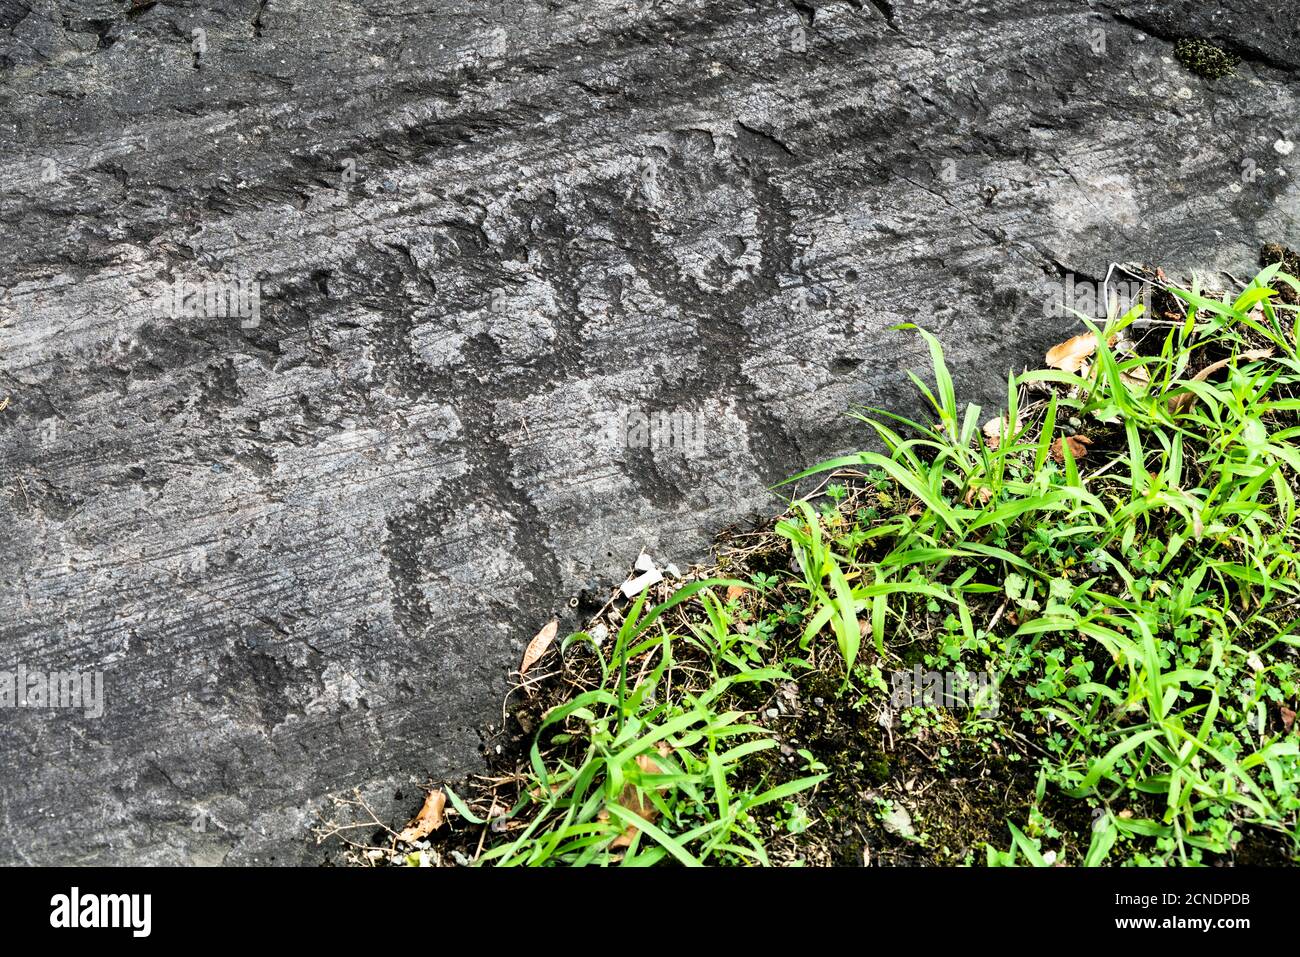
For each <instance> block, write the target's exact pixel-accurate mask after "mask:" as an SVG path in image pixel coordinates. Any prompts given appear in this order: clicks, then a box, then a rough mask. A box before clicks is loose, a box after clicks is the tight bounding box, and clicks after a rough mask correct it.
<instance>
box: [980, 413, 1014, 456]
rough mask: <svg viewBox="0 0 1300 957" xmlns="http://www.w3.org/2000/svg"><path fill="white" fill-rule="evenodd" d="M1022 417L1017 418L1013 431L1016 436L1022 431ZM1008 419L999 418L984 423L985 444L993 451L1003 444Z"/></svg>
mask: <svg viewBox="0 0 1300 957" xmlns="http://www.w3.org/2000/svg"><path fill="white" fill-rule="evenodd" d="M1020 424H1021V423H1020V417H1019V416H1016V424H1015V426H1014V427H1013V428H1012V429H1011V433H1012V434H1013V435H1014V434H1016V433H1018V432H1019V431H1020ZM1006 425H1007V417H1006V416H1005V415H1003V416H999V417H998V418H996V419H989V420H988V421H987V422H985V423H984V444H985V445H987V446H988V447H989V448H991V449H996V448H997V447H998V446H999V445H1001V444H1002V430H1003V429H1004V428H1006Z"/></svg>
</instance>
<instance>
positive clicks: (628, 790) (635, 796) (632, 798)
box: [601, 742, 672, 849]
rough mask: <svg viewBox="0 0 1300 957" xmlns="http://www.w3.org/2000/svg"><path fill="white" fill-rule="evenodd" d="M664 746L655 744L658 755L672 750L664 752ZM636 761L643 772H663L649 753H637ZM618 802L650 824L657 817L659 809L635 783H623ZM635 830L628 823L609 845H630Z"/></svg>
mask: <svg viewBox="0 0 1300 957" xmlns="http://www.w3.org/2000/svg"><path fill="white" fill-rule="evenodd" d="M665 747H668V746H667V745H666V744H664V743H662V742H661V743H660V744H659V745H657V747H656V750H657V751H658V752H659V754H660V756H663V755H665V754H666V753H669V752H671V751H672V748H671V747H668V751H667V752H665V751H664V750H663V749H664V748H665ZM636 763H637V767H639V768H640V769H641V772H642V773H643V774H663V773H664V769H663V768H661V767H660V766H659V763H658V762H657V761H655V759H654V758H652V757H650V755H648V754H641V755H638V756H637V759H636ZM618 803H619V804H621V805H622V806H623V807H625V808H627V809H628V810H629V811H631V812H632V813H633V814H635V815H636V816H637V817H639V818H641V819H643V820H645V821H649V822H650V823H651V824H653V823H654V822H655V819H656V818H658V817H659V809H658V808H657V807H655V806H654V802H653V801H651V800H650V798H649V797H648V796H645V795H643V794H642V793H641V792H640V791H638V790H637V788H636V787H635V785H632V784H627V785H624V787H623V793H622V794H620V795H619V796H618ZM601 814H602V815H604V817H603V820H608V819H609V812H607V811H602V812H601ZM636 832H637V828H636V826H635V825H633V824H629V825H628V826H627V830H625V831H624V832H623V833H622V834H620V835H619V836H618V837H616V838H614V840H613V841H611V842H610V845H609V846H610V848H611V849H616V848H623V847H630V846H631V844H632V839H633V838H634V837H636Z"/></svg>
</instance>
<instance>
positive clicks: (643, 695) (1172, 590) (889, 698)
mask: <svg viewBox="0 0 1300 957" xmlns="http://www.w3.org/2000/svg"><path fill="white" fill-rule="evenodd" d="M1297 288H1300V284H1297V281H1296V280H1295V279H1294V278H1292V277H1291V276H1290V275H1288V274H1286V273H1283V272H1281V271H1280V266H1279V265H1272V266H1269V267H1268V268H1266V269H1264V270H1263V271H1262V272H1261V273H1260V274H1259V275H1258V276H1256V277H1255V279H1254V280H1252V281H1251V282H1250V284H1249V285H1247V286H1246V287H1245V288H1244V289H1242V290H1241V291H1240V292H1238V293H1235V294H1233V293H1225V294H1223V295H1222V296H1221V297H1219V298H1215V297H1213V296H1211V295H1208V294H1206V293H1204V292H1202V291H1201V290H1200V289H1199V288H1197V286H1196V285H1195V284H1193V285H1192V287H1191V288H1187V289H1184V288H1179V287H1174V286H1166V288H1165V294H1166V295H1167V296H1168V297H1170V298H1169V302H1170V303H1174V305H1170V304H1169V303H1166V305H1165V307H1164V308H1163V309H1161V310H1158V311H1157V312H1158V316H1161V317H1163V316H1170V315H1172V316H1173V318H1154V319H1153V318H1149V317H1141V311H1142V307H1141V306H1140V305H1139V306H1137V307H1135V308H1134V309H1132V310H1131V311H1129V312H1128V313H1127V314H1125V315H1124V316H1119V317H1112V319H1111V320H1110V321H1109V322H1108V323H1107V325H1106V327H1105V328H1103V329H1099V328H1096V327H1094V326H1092V324H1091V323H1089V324H1088V329H1087V331H1085V332H1082V333H1081V334H1080V335H1079V336H1077V337H1075V338H1073V339H1071V340H1069V341H1068V342H1065V343H1062V344H1061V345H1059V346H1057V347H1056V348H1054V349H1053V350H1052V351H1051V352H1049V353H1048V357H1047V365H1048V368H1045V369H1041V370H1037V371H1030V372H1026V373H1024V374H1022V375H1019V376H1012V377H1009V379H1008V382H1007V395H1006V404H1005V408H1003V409H1001V410H998V411H997V412H995V413H994V414H992V415H989V414H987V413H985V412H983V411H981V410H980V409H979V408H978V407H976V406H972V405H961V404H959V402H958V399H957V395H956V391H955V387H954V383H953V380H952V377H951V376H950V374H949V372H948V370H947V368H946V365H945V362H944V356H943V351H942V349H941V347H940V344H939V342H938V341H937V340H936V339H935V338H934V337H932V336H930V335H929V334H928V333H926V332H924V331H920V330H917V331H918V332H919V334H920V335H921V336H923V337H924V338H925V340H926V342H927V343H928V346H929V350H930V355H931V358H932V366H933V368H932V370H931V374H930V376H929V377H928V378H926V379H923V378H921V377H920V376H916V375H913V379H914V381H915V384H916V386H917V388H918V389H919V390H920V391H921V393H922V394H923V396H924V397H925V400H926V401H927V403H928V405H929V407H930V409H931V412H932V414H931V415H930V416H929V417H927V418H926V419H925V420H924V421H916V420H909V419H906V418H902V417H899V416H897V415H894V414H892V413H890V412H887V411H883V410H862V411H860V412H859V413H857V416H856V417H857V419H858V420H860V422H861V423H865V424H866V425H867V426H869V427H870V429H871V430H872V432H873V433H874V436H875V438H876V439H877V440H878V446H877V447H878V448H879V449H881V450H882V451H865V452H860V453H857V454H853V455H847V456H844V457H841V458H837V459H835V460H832V461H829V462H824V463H822V464H820V465H818V466H816V467H815V468H812V469H809V470H808V471H807V472H804V473H802V474H801V475H799V476H796V477H795V478H794V479H791V480H790V483H786V484H785V485H784V486H783V487H785V488H789V487H791V486H792V483H800V484H795V485H794V486H793V487H796V488H798V487H801V485H802V487H803V488H804V494H803V495H802V496H801V497H799V498H797V499H795V500H793V501H792V502H791V503H790V505H789V508H788V510H787V512H786V513H785V514H784V515H783V516H782V517H781V518H780V519H779V520H778V521H776V522H775V524H773V525H772V526H770V527H767V528H762V529H758V530H756V531H748V532H733V533H731V534H729V535H727V536H726V537H724V539H723V540H722V541H721V542H720V544H719V548H718V550H717V554H716V559H715V561H714V563H713V564H712V565H711V566H710V567H707V568H693V569H691V571H690V572H689V573H688V574H687V575H685V576H684V577H683V579H681V580H678V581H676V582H674V583H671V584H669V583H661V584H659V585H656V586H653V587H652V588H650V589H648V590H646V591H643V592H642V593H641V594H640V595H638V596H637V597H636V599H635V600H634V601H631V602H626V601H620V600H615V599H611V602H610V603H609V604H608V605H607V606H606V607H605V608H603V609H601V610H600V612H599V613H598V614H596V615H595V616H594V617H593V618H592V619H591V621H590V623H589V624H588V625H587V626H586V627H585V628H584V629H583V630H581V631H579V632H576V633H574V634H571V635H569V636H567V638H564V639H557V640H555V641H553V642H551V641H549V638H548V636H547V632H546V631H544V632H543V635H541V636H539V641H538V642H535V643H534V645H533V646H531V649H530V655H529V658H531V659H532V661H531V662H530V663H529V664H528V665H526V666H525V667H524V669H523V670H524V671H526V674H525V675H524V676H523V680H522V682H521V684H520V685H519V687H518V688H516V690H515V691H514V692H512V695H511V698H510V699H509V701H508V705H509V709H508V713H509V720H508V725H509V728H510V729H511V731H512V732H513V734H514V736H515V738H516V739H517V742H518V743H517V746H515V745H512V744H511V741H510V735H509V734H506V735H505V736H504V737H503V738H502V739H500V740H501V741H503V742H504V745H503V747H502V750H501V753H500V754H499V755H498V756H496V757H494V758H493V766H492V770H491V772H490V773H489V774H488V775H486V776H484V777H482V778H476V779H473V780H471V781H468V782H462V783H461V784H459V785H457V787H456V788H455V789H452V788H446V789H445V792H446V798H447V801H448V803H447V805H446V815H445V820H444V819H443V813H442V796H443V795H442V792H441V791H438V792H434V793H433V795H432V796H431V798H430V803H428V804H426V812H427V809H428V808H430V807H434V806H435V805H436V811H437V814H436V820H434V818H433V817H431V816H430V814H429V813H426V814H425V815H424V819H425V820H426V821H427V822H428V826H425V827H420V826H417V825H419V823H420V820H421V819H417V821H415V822H412V826H413V827H415V830H414V831H412V830H409V829H408V832H407V834H406V839H399V835H398V834H396V832H394V831H391V830H387V829H384V830H381V831H379V832H378V834H377V835H376V837H375V839H374V840H373V842H372V844H371V845H369V846H364V845H363V843H353V848H354V852H355V853H356V855H357V859H358V860H366V861H372V862H374V861H378V862H380V863H386V862H397V863H413V864H417V863H418V864H440V863H448V864H450V863H460V864H468V863H477V864H493V865H555V864H559V865H585V864H595V865H620V866H646V865H653V864H679V865H697V864H722V865H751V864H760V865H765V864H773V865H776V864H786V865H797V864H854V865H862V864H903V863H911V864H988V865H1009V864H1031V865H1038V866H1042V865H1052V864H1058V865H1059V864H1066V865H1102V864H1111V865H1113V864H1134V865H1153V864H1154V865H1159V864H1186V865H1196V864H1209V863H1243V862H1245V863H1287V862H1295V861H1297V859H1300V728H1298V727H1297V726H1296V722H1295V711H1296V708H1297V698H1298V697H1300V636H1298V635H1297V608H1300V575H1298V574H1297V573H1298V572H1300V567H1298V565H1300V532H1298V531H1297V505H1296V489H1297V485H1298V484H1300V482H1298V477H1300V441H1298V439H1300V356H1298V355H1297V333H1298V327H1297V317H1296V310H1295V308H1293V307H1288V306H1285V305H1283V304H1280V303H1279V302H1278V298H1279V297H1278V292H1279V290H1282V289H1289V290H1292V291H1294V290H1296V289H1297ZM905 328H909V329H910V328H912V327H905ZM811 483H817V484H816V485H815V487H811V488H809V487H807V485H808V484H811ZM494 750H495V749H494ZM435 797H436V798H437V801H436V802H435V801H434V798H435ZM338 831H339V828H338V827H337V826H336V827H335V828H334V830H333V833H338ZM413 835H415V836H416V837H415V838H414V839H410V838H412V836H413Z"/></svg>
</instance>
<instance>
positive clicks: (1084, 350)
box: [1047, 332, 1097, 372]
mask: <svg viewBox="0 0 1300 957" xmlns="http://www.w3.org/2000/svg"><path fill="white" fill-rule="evenodd" d="M1096 351H1097V337H1096V335H1094V334H1093V333H1091V332H1085V333H1084V334H1083V335H1081V336H1075V337H1074V338H1072V339H1066V340H1065V341H1064V342H1062V343H1059V344H1057V345H1054V346H1052V348H1050V349H1048V350H1047V365H1048V367H1049V368H1051V369H1061V370H1062V371H1064V372H1078V371H1079V370H1080V369H1082V368H1083V367H1084V366H1085V365H1087V363H1088V359H1089V358H1091V357H1092V354H1093V353H1094V352H1096Z"/></svg>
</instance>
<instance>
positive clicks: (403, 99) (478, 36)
mask: <svg viewBox="0 0 1300 957" xmlns="http://www.w3.org/2000/svg"><path fill="white" fill-rule="evenodd" d="M128 6H129V4H128V3H127V2H126V0H70V2H62V3H58V4H55V3H54V2H52V0H0V79H2V85H0V103H2V105H3V109H2V110H0V154H2V156H3V170H4V181H3V186H2V188H0V217H2V221H3V226H4V229H3V233H2V235H0V287H2V288H0V390H2V391H0V396H7V397H8V406H7V408H5V409H4V411H3V412H0V484H2V485H3V492H4V494H3V495H0V513H2V516H0V518H2V521H3V526H2V528H0V547H2V548H3V552H2V553H0V554H2V555H3V562H2V563H0V669H4V670H8V671H10V672H13V671H15V670H16V669H17V668H18V667H20V666H22V667H25V668H27V669H29V671H32V672H35V671H43V672H55V671H66V670H72V669H76V670H80V671H91V672H95V671H98V672H102V674H103V678H104V713H103V716H102V717H100V718H94V717H87V716H86V714H85V713H84V711H83V710H77V709H58V710H42V709H32V708H15V707H9V708H3V709H0V736H2V737H0V808H2V810H3V828H0V861H4V862H21V861H28V862H79V861H84V862H127V861H140V862H215V861H226V862H230V863H250V862H268V861H275V862H287V861H297V860H304V859H308V860H309V859H312V858H313V856H314V855H315V854H316V853H317V852H316V851H315V850H314V849H313V848H312V847H311V846H310V845H309V844H308V843H307V841H306V840H305V834H306V832H307V829H308V827H309V825H310V823H311V821H312V820H313V817H314V814H315V812H316V810H317V808H318V807H319V806H320V801H321V799H322V797H323V796H324V795H326V794H327V793H329V792H331V791H337V790H340V789H346V788H350V787H352V786H354V785H363V786H366V787H368V788H369V791H370V793H372V794H374V795H378V803H377V804H376V807H377V809H378V810H379V811H380V812H381V813H388V814H391V816H392V817H393V818H394V819H396V818H398V817H400V816H401V815H402V813H404V812H405V811H408V810H410V808H411V807H412V806H413V804H412V795H411V789H410V787H409V785H410V784H412V783H417V782H420V781H423V780H425V779H426V778H427V777H428V776H429V775H433V776H435V777H444V776H448V775H453V774H458V773H463V772H466V771H471V770H473V769H475V767H476V766H477V763H478V761H479V754H478V749H479V746H480V741H481V737H480V736H481V732H482V730H483V729H484V727H485V726H486V725H487V724H489V723H490V722H492V721H493V720H499V717H500V713H501V712H500V708H501V700H502V695H503V693H504V691H505V689H506V687H507V680H506V679H507V673H508V671H509V670H510V668H512V667H513V666H515V665H517V663H518V660H519V655H520V652H521V649H522V647H523V645H524V643H525V642H526V641H527V640H528V639H529V638H530V637H531V635H532V633H533V632H534V631H535V630H536V628H537V627H538V626H539V625H540V624H541V623H542V622H543V621H544V620H546V619H547V618H549V617H551V616H552V615H555V614H559V615H565V614H568V613H569V612H568V607H567V603H568V601H569V599H570V597H572V596H576V595H578V594H579V592H580V591H581V590H582V589H584V588H593V587H595V586H597V585H599V584H601V583H604V584H608V582H609V579H610V578H611V577H614V576H617V575H621V573H622V570H623V569H624V568H625V567H626V566H627V564H628V563H629V562H630V561H631V559H632V558H634V557H635V555H636V554H637V552H638V550H639V549H640V548H641V547H642V546H645V547H646V548H648V549H649V550H650V551H651V553H652V554H654V555H655V556H656V557H658V558H660V559H661V560H676V561H678V562H684V561H685V560H689V559H690V558H691V557H692V556H694V555H696V554H698V553H699V552H700V551H701V550H702V549H703V547H704V546H705V545H706V544H707V542H708V540H709V537H710V535H711V532H713V531H715V530H717V529H718V528H720V527H722V526H724V525H726V524H728V523H730V522H734V521H736V520H739V519H743V518H745V517H746V516H747V515H749V514H752V513H768V512H771V511H773V510H775V509H776V508H777V507H778V503H777V500H776V499H775V498H774V496H773V495H772V494H771V493H769V492H768V491H767V486H768V485H769V484H771V483H772V482H774V481H777V480H779V479H781V478H783V477H784V476H786V475H788V474H790V473H791V472H793V471H794V470H795V469H797V468H799V467H801V466H803V465H806V464H809V463H811V462H813V461H816V460H819V459H820V458H823V457H826V456H827V455H830V454H833V453H836V452H840V451H845V450H849V449H851V448H854V447H858V446H860V445H862V444H865V443H866V442H867V441H868V438H867V436H866V435H865V433H864V431H863V430H862V429H860V428H858V427H856V426H855V425H854V424H853V423H852V422H851V421H849V420H847V419H845V418H843V417H842V416H841V413H842V412H843V411H844V410H846V409H847V408H849V407H850V406H851V405H853V404H867V405H887V406H895V407H898V406H902V407H905V408H909V409H915V408H916V406H915V402H914V399H913V397H912V390H911V388H910V386H909V385H908V384H907V381H906V375H905V370H907V369H909V368H912V369H915V370H917V371H918V372H924V370H925V368H926V366H927V360H926V358H925V356H924V350H923V348H922V347H921V343H920V342H919V341H918V340H917V339H916V338H915V337H914V335H911V334H908V333H905V332H891V331H889V330H890V327H891V326H894V325H895V324H897V323H900V322H907V321H918V322H921V323H923V324H924V325H926V326H927V327H928V328H930V329H931V330H933V331H935V332H937V333H939V334H940V335H941V336H942V337H943V339H944V341H945V342H946V344H947V347H948V350H949V353H950V356H951V358H952V360H953V364H954V365H955V367H956V368H957V370H958V377H959V381H960V383H961V384H962V385H963V386H964V391H965V394H966V395H967V396H968V397H971V398H979V397H984V398H988V399H995V398H996V397H997V396H998V395H999V394H1000V393H1001V392H1002V391H1003V390H1004V389H1005V378H1004V377H1005V374H1006V371H1007V370H1008V368H1011V367H1019V366H1023V365H1025V364H1035V363H1038V362H1039V361H1040V360H1041V356H1042V352H1043V349H1044V348H1045V347H1046V346H1047V345H1050V344H1051V343H1052V342H1054V341H1057V339H1059V338H1060V337H1061V336H1062V334H1063V332H1064V330H1065V328H1066V327H1067V326H1071V325H1072V324H1073V320H1072V319H1061V318H1049V317H1048V316H1047V315H1046V312H1047V311H1046V310H1045V308H1044V306H1045V301H1046V298H1047V293H1046V292H1045V284H1046V283H1049V282H1065V277H1066V275H1067V274H1074V277H1075V278H1076V280H1077V282H1079V283H1081V284H1082V283H1086V282H1088V281H1096V280H1098V279H1100V277H1101V276H1103V275H1104V274H1105V272H1106V268H1107V265H1108V263H1109V262H1110V261H1111V260H1121V261H1123V260H1147V261H1153V262H1160V263H1163V264H1165V265H1166V266H1167V267H1170V268H1171V269H1172V270H1177V271H1190V270H1192V269H1197V270H1200V271H1201V272H1202V273H1206V274H1213V275H1216V276H1217V274H1218V273H1219V272H1220V271H1227V272H1231V273H1233V274H1235V275H1237V276H1245V275H1247V274H1248V273H1249V272H1250V271H1251V270H1252V269H1253V268H1254V263H1255V259H1256V255H1257V253H1258V249H1259V246H1260V245H1261V243H1263V242H1266V241H1270V240H1276V241H1281V242H1284V243H1288V244H1290V245H1292V246H1296V245H1300V235H1298V233H1300V226H1297V223H1296V220H1295V216H1296V213H1297V209H1298V208H1300V202H1298V201H1297V194H1296V187H1295V176H1296V175H1297V173H1298V172H1300V169H1298V168H1297V166H1298V164H1300V155H1297V154H1295V153H1292V152H1291V146H1290V144H1291V141H1292V137H1293V136H1296V135H1298V133H1300V131H1297V130H1296V128H1295V125H1294V124H1295V122H1296V117H1297V115H1300V109H1298V106H1300V104H1298V102H1297V101H1298V98H1300V83H1297V77H1296V72H1295V71H1296V70H1297V68H1298V67H1300V59H1298V58H1300V43H1297V42H1296V41H1297V37H1296V17H1297V14H1296V8H1295V5H1294V3H1292V2H1289V0H1251V2H1247V0H1236V2H1232V3H1227V4H1216V5H1206V4H1201V3H1192V2H1185V3H1124V2H1116V3H1095V4H1091V5H1089V4H1083V3H1077V2H1076V3H1069V2H1051V0H1048V2H1043V0H1022V2H1014V0H987V2H985V3H982V4H976V3H967V2H944V3H941V2H922V0H893V2H885V0H876V2H874V3H864V2H858V0H849V2H842V0H807V2H794V3H787V2H782V0H689V2H677V0H563V2H559V0H552V2H543V0H504V2H487V0H440V2H439V3H436V4H420V3H413V2H410V0H375V2H367V3H353V2H337V3H330V4H327V5H321V4H320V3H316V2H307V0H216V2H214V3H209V4H202V5H199V4H191V3H185V4H179V3H177V4H172V3H143V4H137V6H136V7H135V8H134V9H130V10H128V9H127V7H128ZM1189 34H1190V35H1195V36H1202V37H1207V38H1209V39H1211V40H1215V41H1217V42H1219V43H1221V44H1223V45H1226V46H1228V47H1229V48H1230V49H1232V50H1233V51H1234V52H1236V53H1238V54H1240V55H1242V56H1243V57H1244V61H1243V63H1242V65H1241V66H1240V67H1239V69H1238V75H1237V76H1236V77H1235V78H1231V79H1224V80H1218V81H1215V82H1213V83H1211V82H1207V81H1205V80H1202V79H1200V78H1199V77H1197V76H1196V75H1194V74H1192V73H1190V72H1189V71H1188V70H1187V69H1185V68H1184V67H1182V66H1181V65H1180V64H1178V63H1177V62H1176V61H1175V60H1174V59H1173V57H1172V53H1171V50H1172V44H1171V42H1170V41H1171V40H1173V39H1175V38H1177V37H1180V36H1183V35H1189ZM223 277H224V279H226V280H228V285H226V286H221V285H220V283H221V280H222V279H223ZM1080 288H1082V287H1080ZM402 786H407V797H406V799H405V801H400V802H397V803H394V802H393V792H394V791H395V790H396V789H397V788H399V787H402ZM385 802H387V803H385Z"/></svg>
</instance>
